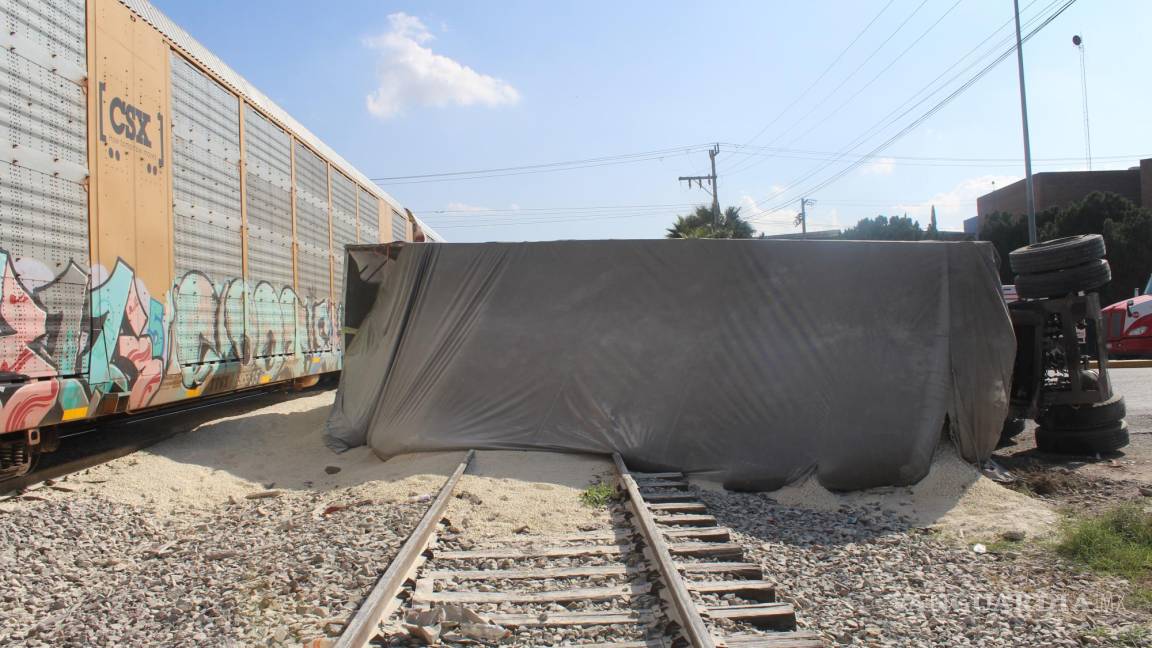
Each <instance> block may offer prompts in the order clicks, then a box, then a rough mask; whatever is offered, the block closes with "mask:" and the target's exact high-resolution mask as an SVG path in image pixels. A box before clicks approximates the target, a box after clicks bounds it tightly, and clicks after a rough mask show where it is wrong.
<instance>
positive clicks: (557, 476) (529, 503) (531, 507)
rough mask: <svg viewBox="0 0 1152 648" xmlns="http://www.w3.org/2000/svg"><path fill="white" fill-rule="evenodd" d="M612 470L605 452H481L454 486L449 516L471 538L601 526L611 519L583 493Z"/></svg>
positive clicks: (607, 479) (570, 530) (607, 476)
mask: <svg viewBox="0 0 1152 648" xmlns="http://www.w3.org/2000/svg"><path fill="white" fill-rule="evenodd" d="M614 474H615V472H614V469H613V466H612V462H611V461H610V460H608V459H607V458H605V457H594V456H588V455H578V454H560V453H556V452H524V451H517V450H507V451H504V450H499V451H497V450H488V451H483V452H477V453H476V458H475V459H473V460H472V466H471V467H470V468H469V470H468V472H467V473H466V474H465V475H464V476H463V477H461V479H460V483H459V484H458V485H457V487H456V497H455V498H453V500H452V503H451V505H449V507H448V513H447V517H448V519H449V520H451V521H452V523H453V524H455V525H456V526H459V527H461V528H464V529H466V530H467V532H468V534H469V537H470V538H473V539H475V538H477V537H485V536H487V537H493V536H506V535H511V534H512V533H516V532H521V533H531V534H545V535H547V534H557V533H572V532H573V531H574V530H576V529H578V528H580V527H581V526H591V525H596V526H598V527H603V526H606V525H607V524H608V513H607V511H606V510H604V509H595V508H592V507H590V506H586V505H585V504H583V503H581V501H580V493H581V492H582V491H583V490H584V489H585V488H587V487H588V486H589V485H591V484H593V483H595V482H597V481H600V480H602V479H603V480H604V481H610V480H611V476H612V475H614ZM524 527H527V529H524Z"/></svg>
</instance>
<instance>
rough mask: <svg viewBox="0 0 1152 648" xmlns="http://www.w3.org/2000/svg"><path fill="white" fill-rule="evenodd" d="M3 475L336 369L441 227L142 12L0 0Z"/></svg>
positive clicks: (123, 4) (125, 5)
mask: <svg viewBox="0 0 1152 648" xmlns="http://www.w3.org/2000/svg"><path fill="white" fill-rule="evenodd" d="M0 20H3V25H2V27H3V29H2V30H0V44H2V46H3V51H2V52H0V152H2V153H0V154H2V155H3V156H4V159H3V163H2V164H0V476H5V475H15V474H19V473H21V472H24V471H26V470H27V469H28V467H29V465H30V462H31V458H32V457H34V456H35V455H36V454H37V452H39V451H40V450H43V449H47V447H48V446H49V445H50V442H49V439H50V436H51V434H52V432H53V431H54V430H55V429H56V426H58V425H60V424H64V423H69V422H74V421H81V420H85V419H92V418H96V417H104V416H110V415H118V414H124V413H131V412H135V411H139V410H142V409H147V408H154V407H157V406H161V405H165V404H170V403H175V402H178V401H181V400H186V399H195V398H202V397H204V396H207V395H210V394H217V393H221V392H229V391H233V390H239V389H245V388H249V387H255V386H259V385H262V384H267V383H274V382H280V381H289V380H297V381H301V380H303V381H307V380H315V377H316V376H318V375H320V374H323V373H326V372H334V371H338V370H339V369H340V367H341V335H339V331H340V329H341V319H342V305H341V297H340V296H341V294H342V283H343V279H344V275H343V269H344V268H343V266H344V253H343V247H344V245H346V244H349V243H379V242H387V241H393V240H423V239H425V238H433V237H434V234H433V233H432V232H431V230H424V229H423V228H421V225H422V224H421V223H420V222H419V221H418V220H417V219H415V218H414V217H413V216H412V215H411V213H410V212H408V211H407V210H405V209H404V208H403V207H402V206H401V205H400V204H399V203H397V202H396V201H395V200H393V199H392V198H391V197H390V196H388V195H386V194H385V193H383V192H382V191H380V189H379V188H377V187H375V186H374V185H373V184H372V182H371V181H370V180H369V179H368V178H367V177H366V176H365V175H364V174H362V173H360V172H359V171H357V170H356V169H355V168H353V167H352V166H351V165H350V164H348V163H347V162H346V161H344V160H343V159H342V158H341V157H340V156H338V155H337V154H336V153H335V152H333V151H332V150H331V149H330V148H329V147H327V146H326V145H325V144H324V143H323V142H321V141H320V140H319V139H318V138H317V137H315V136H314V135H312V134H311V133H309V132H308V130H307V129H305V128H304V127H303V126H301V125H300V124H299V123H297V122H296V121H295V120H293V119H292V118H291V117H290V116H289V115H288V114H287V113H286V112H285V111H284V110H282V109H281V108H279V107H277V106H276V105H275V104H274V103H273V102H272V101H270V100H269V99H268V98H267V97H265V96H264V95H263V94H262V93H260V92H259V91H258V90H256V89H255V88H254V87H252V85H251V84H249V83H248V82H246V81H245V80H244V79H243V78H241V77H240V75H238V74H236V73H235V72H234V71H232V70H231V69H230V68H229V67H228V66H227V65H225V64H224V63H223V62H221V61H220V60H219V59H218V58H217V57H216V56H214V55H213V54H212V53H211V52H209V51H208V50H207V49H206V48H204V47H203V46H202V45H200V44H199V43H198V42H196V40H194V39H193V38H191V37H190V36H189V35H188V34H187V33H185V32H184V31H183V30H182V29H180V28H179V27H178V26H176V25H175V24H173V23H172V21H171V20H169V19H168V18H167V17H165V16H164V15H163V14H161V13H160V12H159V11H157V10H156V9H155V8H154V7H152V6H151V5H149V4H148V3H147V2H144V1H143V0H123V1H119V0H87V2H86V1H85V0H0Z"/></svg>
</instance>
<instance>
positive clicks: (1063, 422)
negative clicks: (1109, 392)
mask: <svg viewBox="0 0 1152 648" xmlns="http://www.w3.org/2000/svg"><path fill="white" fill-rule="evenodd" d="M1127 414H1128V411H1127V408H1126V407H1125V405H1124V397H1123V396H1120V395H1119V394H1113V396H1112V398H1109V399H1108V400H1106V401H1104V402H1102V403H1085V404H1083V405H1053V406H1051V407H1049V408H1048V409H1046V410H1044V412H1043V413H1041V414H1040V416H1039V417H1038V418H1037V419H1036V424H1037V425H1039V426H1040V427H1043V428H1047V429H1050V430H1083V429H1086V428H1097V427H1100V426H1102V425H1112V424H1114V423H1116V422H1118V421H1122V420H1124V417H1125V416H1126V415H1127Z"/></svg>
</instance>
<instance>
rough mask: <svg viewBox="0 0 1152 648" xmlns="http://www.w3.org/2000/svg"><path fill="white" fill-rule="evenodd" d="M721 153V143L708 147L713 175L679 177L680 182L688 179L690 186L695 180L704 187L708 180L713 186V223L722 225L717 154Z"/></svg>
mask: <svg viewBox="0 0 1152 648" xmlns="http://www.w3.org/2000/svg"><path fill="white" fill-rule="evenodd" d="M719 153H720V145H719V144H714V145H713V146H712V148H710V149H708V160H709V161H710V162H711V163H712V175H706V176H680V177H679V178H677V180H679V181H680V182H684V181H685V180H687V181H688V188H692V183H693V182H695V183H696V186H697V187H700V188H701V189H703V188H704V182H705V181H707V182H708V184H709V186H711V187H712V191H711V193H712V224H713V225H717V226H719V225H720V192H719V191H718V190H717V188H716V156H717V155H718V154H719Z"/></svg>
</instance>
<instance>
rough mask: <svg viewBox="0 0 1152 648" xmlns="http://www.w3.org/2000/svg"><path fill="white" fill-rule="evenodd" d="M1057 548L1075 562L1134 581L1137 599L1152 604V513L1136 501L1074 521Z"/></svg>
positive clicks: (1061, 553)
mask: <svg viewBox="0 0 1152 648" xmlns="http://www.w3.org/2000/svg"><path fill="white" fill-rule="evenodd" d="M1056 551H1057V552H1058V553H1059V554H1060V555H1062V556H1064V557H1065V558H1068V559H1070V560H1072V561H1074V562H1077V563H1080V564H1082V565H1084V566H1086V567H1088V568H1090V569H1093V570H1095V571H1098V572H1103V573H1106V574H1113V575H1116V576H1122V577H1124V578H1126V579H1128V580H1129V581H1131V582H1132V585H1133V588H1134V592H1133V596H1132V599H1133V601H1132V602H1133V603H1135V604H1137V605H1140V606H1141V607H1145V606H1152V513H1145V512H1144V510H1143V509H1142V508H1141V507H1139V506H1137V505H1135V504H1125V505H1122V506H1117V507H1115V508H1113V509H1110V510H1108V511H1105V512H1104V513H1102V514H1100V515H1098V516H1096V517H1090V518H1083V519H1080V520H1075V521H1073V522H1070V523H1069V524H1068V525H1067V526H1066V527H1065V528H1064V536H1063V538H1062V539H1061V540H1060V543H1059V544H1057V545H1056Z"/></svg>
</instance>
